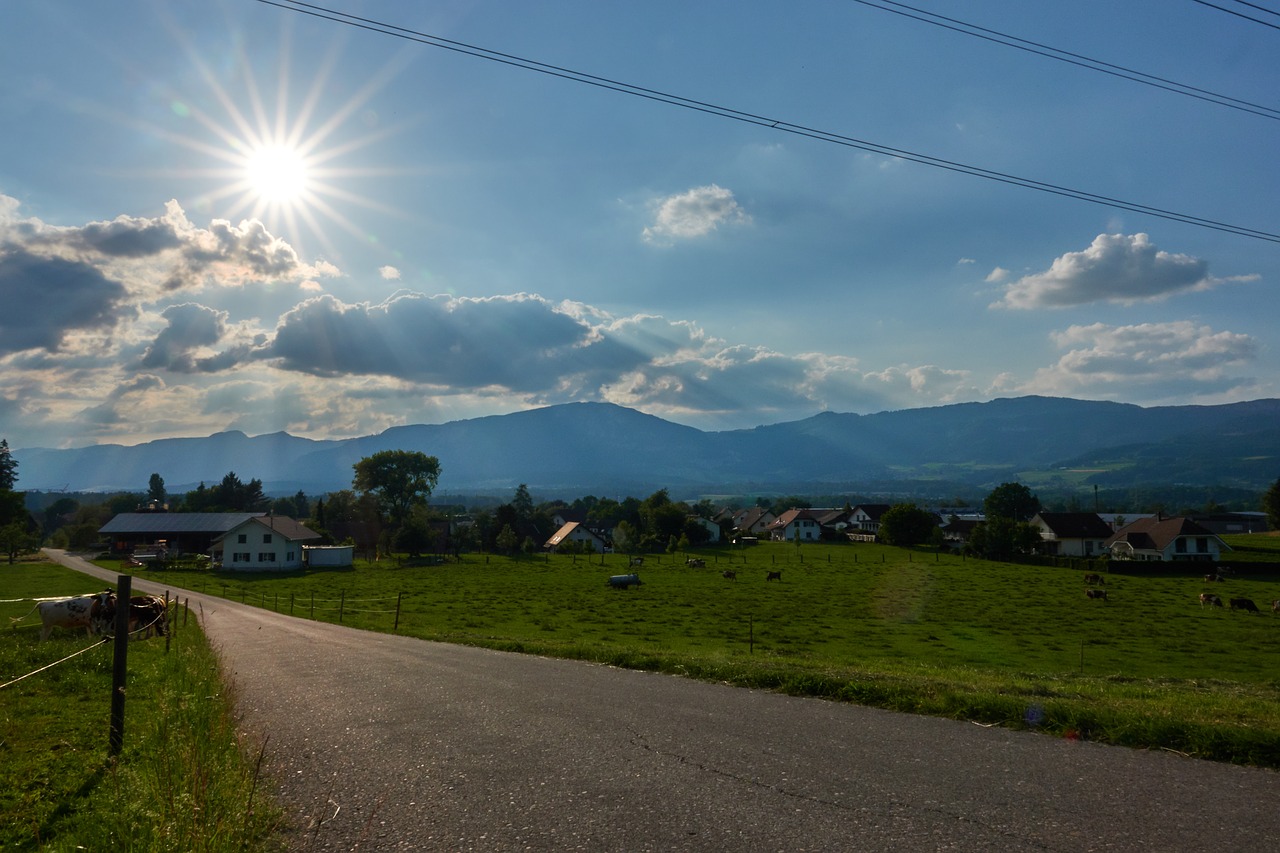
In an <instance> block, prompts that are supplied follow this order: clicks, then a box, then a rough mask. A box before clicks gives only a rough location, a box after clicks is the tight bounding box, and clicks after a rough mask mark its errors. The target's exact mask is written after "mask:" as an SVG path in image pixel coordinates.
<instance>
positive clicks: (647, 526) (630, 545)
mask: <svg viewBox="0 0 1280 853" xmlns="http://www.w3.org/2000/svg"><path fill="white" fill-rule="evenodd" d="M352 469H353V476H352V484H351V488H350V489H342V490H338V491H333V492H328V493H326V494H324V495H321V496H318V497H316V498H314V499H313V498H312V497H310V496H308V495H306V494H305V493H304V492H303V491H302V490H299V491H298V492H297V493H295V494H294V495H292V496H288V497H276V498H272V497H269V496H267V495H266V494H265V493H264V491H263V484H262V481H261V480H259V479H256V478H254V479H250V480H249V481H248V482H245V481H243V480H241V479H240V477H239V476H238V475H237V474H236V473H235V472H234V471H229V472H227V474H226V475H225V476H224V477H223V478H222V480H221V481H219V482H217V483H215V484H213V485H206V484H205V483H203V482H201V483H200V484H199V485H198V486H197V487H196V488H195V489H191V490H189V491H187V492H184V493H182V494H177V495H171V494H169V492H168V490H167V489H166V487H165V482H164V478H163V477H162V476H161V475H160V474H159V473H158V472H157V473H154V474H152V475H151V477H150V480H149V481H148V484H147V489H146V491H145V492H137V493H133V492H123V493H114V494H107V495H95V496H93V497H95V498H97V499H98V500H96V501H88V500H85V501H81V500H77V498H75V497H72V496H61V497H57V498H54V499H53V500H52V501H49V502H47V503H46V505H44V506H43V507H42V508H41V509H40V510H39V511H38V512H37V513H32V512H29V511H28V510H27V508H26V502H25V501H24V494H23V493H22V492H19V491H17V490H16V483H17V481H18V462H17V460H16V459H15V458H14V456H13V454H12V452H11V451H10V449H9V445H8V441H7V440H5V439H0V546H2V547H3V548H4V550H5V553H6V555H7V556H8V558H9V561H10V562H13V560H14V558H15V556H16V554H18V553H21V552H23V551H24V550H30V549H34V548H36V547H39V545H40V544H42V543H45V544H50V545H52V546H54V547H67V548H72V549H84V548H88V547H91V546H92V545H93V544H95V543H96V542H97V540H98V530H99V529H100V528H101V527H102V526H103V525H104V524H106V523H107V522H108V521H109V520H110V519H111V518H113V517H114V516H115V515H117V514H118V513H122V512H139V511H141V512H150V511H166V512H270V513H273V514H275V515H281V516H287V517H289V518H293V519H296V520H298V521H301V522H303V523H304V524H306V525H307V526H308V527H310V528H311V529H313V530H314V531H315V532H317V533H319V534H321V536H323V537H324V538H325V540H326V541H328V542H332V543H349V544H355V545H358V546H360V547H361V548H363V549H365V550H374V551H380V552H383V553H390V552H392V551H393V550H394V551H396V552H400V553H407V554H409V555H411V556H416V555H419V554H422V553H441V552H444V551H448V550H452V551H462V550H478V551H491V552H497V553H509V554H515V553H519V552H522V551H523V552H533V551H537V550H541V548H542V546H543V543H545V542H546V541H547V539H548V538H550V536H551V535H552V534H553V533H554V532H555V529H556V525H555V521H554V518H555V516H556V515H557V514H560V513H566V514H573V515H575V516H577V517H582V518H585V525H586V526H587V527H588V528H590V529H596V530H607V531H612V537H613V545H614V547H615V549H616V550H619V551H623V552H627V553H653V552H658V551H675V550H684V549H688V548H692V547H698V546H700V545H704V544H706V542H707V540H708V539H709V537H710V535H711V534H710V532H709V530H708V528H707V527H706V525H705V524H703V523H702V521H703V520H707V519H711V518H712V517H713V516H714V515H715V514H716V512H717V511H718V510H719V507H717V506H716V505H714V504H713V503H712V502H711V501H710V500H708V499H702V500H699V501H697V502H686V501H679V500H673V499H672V498H671V496H670V494H669V492H668V490H667V489H659V490H658V491H656V492H654V493H653V494H651V495H649V496H648V497H645V498H636V497H626V498H623V499H620V500H615V499H613V498H608V497H597V496H593V495H587V496H584V497H579V498H576V499H574V500H573V501H572V502H568V501H564V500H551V501H544V502H541V503H535V502H534V500H533V496H532V495H531V494H530V492H529V489H528V487H527V486H526V485H525V484H521V485H520V486H519V487H518V488H517V489H516V490H515V494H514V495H513V496H512V498H511V500H510V501H507V502H505V503H501V504H499V505H498V506H496V507H484V508H476V509H472V510H471V511H470V512H468V511H467V508H466V507H464V506H453V505H432V504H431V502H430V498H431V495H432V493H433V492H434V490H435V488H436V485H437V484H438V482H439V478H440V474H441V467H440V462H439V460H438V459H437V458H436V457H434V456H428V455H427V454H424V453H421V452H418V451H404V450H386V451H381V452H378V453H375V454H373V455H371V456H368V457H365V458H363V459H361V460H360V461H358V462H356V463H355V464H354V465H353V466H352ZM81 497H85V496H83V495H82V496H81ZM755 503H756V505H757V506H760V507H762V508H767V509H769V510H770V511H771V512H773V514H774V515H781V514H782V513H783V512H785V511H786V510H787V509H790V508H793V507H796V508H809V507H811V506H812V504H811V503H810V502H809V501H808V499H806V498H805V497H803V496H800V495H788V496H785V497H780V498H774V499H771V500H770V499H764V498H757V499H756V501H755ZM846 505H847V504H846ZM982 508H983V513H984V515H985V520H984V521H983V522H982V523H981V524H979V525H977V527H976V528H975V529H974V530H973V531H972V532H971V533H970V535H969V537H968V540H967V543H966V550H967V551H968V552H969V553H972V554H974V555H975V556H982V557H988V558H992V559H1007V558H1009V557H1011V556H1013V555H1015V554H1021V553H1030V552H1031V551H1033V550H1034V548H1035V545H1036V544H1037V543H1038V542H1039V541H1040V536H1039V532H1038V529H1037V528H1036V527H1035V526H1034V525H1031V524H1030V523H1029V521H1030V519H1031V518H1032V517H1033V516H1034V515H1035V514H1036V513H1037V512H1039V511H1040V510H1041V509H1042V508H1043V506H1042V504H1041V502H1040V500H1039V498H1038V497H1037V496H1036V495H1035V493H1034V492H1032V491H1031V490H1030V489H1029V488H1028V487H1027V486H1026V485H1024V484H1022V483H1016V482H1011V483H1002V484H1000V485H999V486H997V487H996V488H995V489H993V490H992V491H991V492H990V493H989V494H988V495H987V496H986V498H985V499H984V500H983V503H982ZM1261 508H1262V509H1263V511H1264V512H1266V513H1267V516H1268V520H1269V522H1270V524H1271V526H1272V527H1273V528H1277V529H1280V479H1277V480H1276V481H1275V483H1273V484H1272V486H1271V487H1270V488H1269V489H1268V490H1267V491H1266V492H1265V493H1264V494H1263V495H1262V497H1261ZM460 515H465V516H468V518H467V519H466V521H467V523H465V524H462V525H456V524H454V523H453V522H456V521H457V518H458V516H460ZM879 537H880V539H881V540H882V541H885V542H887V543H889V544H894V545H901V546H908V547H911V546H918V545H937V546H940V545H941V544H942V533H941V530H940V529H939V524H938V518H937V517H936V516H935V515H934V514H933V513H932V512H930V511H928V510H926V509H924V508H922V507H920V506H918V505H916V504H915V503H912V502H902V503H897V504H894V505H893V506H891V507H890V509H889V510H888V511H887V512H886V513H885V514H884V515H883V516H882V518H881V527H880V530H879ZM570 547H572V546H570Z"/></svg>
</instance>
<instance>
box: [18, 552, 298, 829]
mask: <svg viewBox="0 0 1280 853" xmlns="http://www.w3.org/2000/svg"><path fill="white" fill-rule="evenodd" d="M101 588H102V584H101V583H100V582H99V581H96V580H95V579H93V578H88V577H86V576H85V575H83V574H80V573H78V572H73V571H71V570H69V569H64V568H62V567H60V566H55V565H53V564H51V563H45V562H41V563H23V564H18V565H14V566H8V565H5V566H0V599H6V601H3V602H0V624H3V626H4V628H3V631H2V632H0V684H5V683H8V682H10V681H11V680H13V679H15V678H17V677H18V676H21V675H24V674H26V673H30V672H33V671H34V670H37V669H40V668H41V667H44V666H46V665H48V664H50V663H52V662H54V661H57V660H60V659H62V658H64V657H67V656H69V655H71V654H73V653H75V652H77V651H80V650H82V649H89V651H87V652H85V653H84V654H80V655H78V656H76V657H73V658H71V659H70V660H68V661H66V662H65V663H61V664H58V665H56V666H53V667H52V668H49V669H46V670H45V671H44V672H40V673H38V674H35V675H31V676H29V677H27V678H24V679H22V680H21V681H17V682H16V683H14V684H10V685H9V686H7V687H4V688H2V689H0V848H2V849H4V850H42V851H45V850H48V851H61V850H114V851H147V853H150V851H173V852H174V853H184V852H185V851H210V853H213V851H231V850H262V849H267V848H268V846H269V845H270V844H271V843H272V842H271V839H272V837H273V836H272V833H273V831H274V829H275V827H276V826H277V825H278V820H279V816H280V813H279V811H278V810H277V809H276V808H275V807H274V805H272V804H271V803H270V802H269V800H267V799H266V798H265V797H264V796H263V795H262V792H261V791H255V785H256V779H255V775H254V772H253V770H254V768H253V756H251V755H249V756H246V755H243V754H242V752H241V744H240V742H239V740H238V736H237V733H236V731H235V718H234V715H233V712H232V695H231V694H230V692H229V691H228V689H227V687H226V685H225V684H224V683H223V680H222V678H221V674H220V672H219V669H218V664H217V661H216V659H215V658H214V655H213V653H212V652H211V650H210V648H209V645H208V643H207V642H206V641H205V637H204V635H203V634H202V633H201V632H200V630H199V628H198V627H197V626H196V624H195V621H194V620H190V621H188V623H187V624H186V625H185V626H184V625H182V624H181V620H180V619H179V624H178V627H177V631H176V634H175V635H174V637H173V642H172V643H171V644H170V647H169V651H168V652H167V653H166V651H165V642H164V640H163V639H154V638H153V639H150V640H145V641H134V642H131V643H130V648H129V654H128V662H129V681H128V683H127V686H126V690H127V699H126V703H125V725H124V748H123V750H122V751H121V753H120V755H119V756H117V757H115V758H113V757H111V756H110V755H109V751H108V746H107V733H108V728H109V725H108V724H109V720H110V710H111V670H112V646H111V644H110V643H107V644H102V643H100V642H98V643H96V644H95V639H96V638H95V639H89V638H86V637H85V635H84V633H83V632H77V633H75V634H72V633H70V632H66V631H57V632H55V634H54V636H53V637H51V638H50V639H49V640H48V641H46V642H43V643H39V642H37V638H38V625H39V617H38V615H37V614H31V615H30V616H28V617H27V618H25V619H23V620H22V621H21V622H20V623H18V624H17V626H16V627H13V628H10V627H9V625H10V622H9V619H7V618H3V617H5V616H21V615H22V614H23V613H26V612H27V611H29V610H30V609H31V607H32V602H31V601H29V600H27V601H22V602H14V601H12V600H11V599H30V598H33V597H46V596H55V595H75V594H81V593H90V592H97V591H100V590H101ZM255 795H256V796H255Z"/></svg>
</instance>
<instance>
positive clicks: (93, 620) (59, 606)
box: [33, 590, 116, 641]
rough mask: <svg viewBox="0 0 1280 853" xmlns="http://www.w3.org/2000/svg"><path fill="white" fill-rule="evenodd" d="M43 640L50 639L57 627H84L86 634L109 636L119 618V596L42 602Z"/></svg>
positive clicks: (39, 608)
mask: <svg viewBox="0 0 1280 853" xmlns="http://www.w3.org/2000/svg"><path fill="white" fill-rule="evenodd" d="M33 609H34V610H38V611H40V639H41V640H42V641H43V640H47V639H49V634H51V633H52V632H53V629H54V628H67V629H70V630H74V629H76V628H84V632H85V634H88V635H91V634H108V633H110V632H111V626H112V624H113V623H114V622H115V618H116V594H115V593H114V592H112V591H111V590H107V591H105V592H100V593H98V594H96V595H77V596H74V597H72V598H61V599H58V600H57V601H41V602H40V603H39V604H37V605H36V606H35V607H34V608H33Z"/></svg>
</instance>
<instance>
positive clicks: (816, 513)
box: [769, 507, 826, 542]
mask: <svg viewBox="0 0 1280 853" xmlns="http://www.w3.org/2000/svg"><path fill="white" fill-rule="evenodd" d="M825 513H826V510H821V509H796V508H794V507H793V508H792V509H789V510H787V511H786V512H784V513H783V514H782V515H780V516H778V518H777V520H776V521H774V522H773V524H771V525H769V535H770V538H772V539H775V540H778V541H788V542H790V541H795V540H800V541H802V542H807V541H812V542H817V541H818V540H819V539H821V538H822V525H821V524H820V523H819V521H818V518H819V517H820V516H822V515H824V514H825Z"/></svg>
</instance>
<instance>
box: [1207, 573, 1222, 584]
mask: <svg viewBox="0 0 1280 853" xmlns="http://www.w3.org/2000/svg"><path fill="white" fill-rule="evenodd" d="M1224 580H1226V578H1224V577H1223V576H1222V575H1205V576H1204V582H1205V583H1221V582H1222V581H1224Z"/></svg>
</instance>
